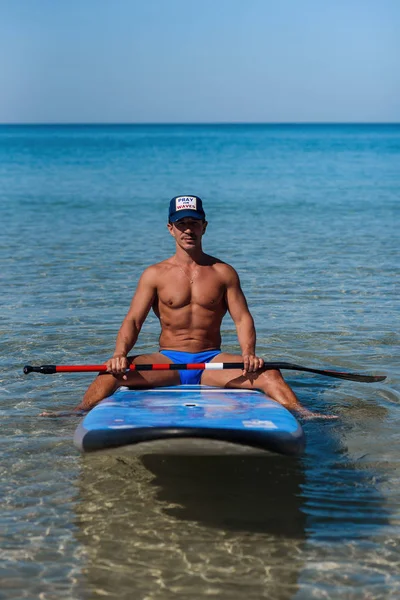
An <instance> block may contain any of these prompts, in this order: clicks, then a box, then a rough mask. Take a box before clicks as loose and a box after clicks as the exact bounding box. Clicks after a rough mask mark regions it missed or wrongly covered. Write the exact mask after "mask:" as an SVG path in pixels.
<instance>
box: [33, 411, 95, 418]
mask: <svg viewBox="0 0 400 600" xmlns="http://www.w3.org/2000/svg"><path fill="white" fill-rule="evenodd" d="M86 412H87V411H85V410H45V411H44V412H42V413H40V415H39V417H52V418H57V417H82V416H83V415H85V414H86Z"/></svg>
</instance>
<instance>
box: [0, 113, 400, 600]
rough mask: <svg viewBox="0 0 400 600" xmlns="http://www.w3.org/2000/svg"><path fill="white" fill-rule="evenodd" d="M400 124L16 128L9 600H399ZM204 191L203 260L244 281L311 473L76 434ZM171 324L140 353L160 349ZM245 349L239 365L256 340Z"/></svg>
mask: <svg viewBox="0 0 400 600" xmlns="http://www.w3.org/2000/svg"><path fill="white" fill-rule="evenodd" d="M399 157H400V126H398V125H396V126H395V125H393V126H392V125H379V126H373V125H371V126H362V125H354V126H350V125H346V126H323V125H320V126H318V125H313V126H306V125H302V126H259V125H249V126H247V125H235V126H228V125H223V126H115V127H113V126H103V127H102V126H88V127H83V126H79V127H72V126H65V127H59V126H48V127H35V126H32V127H26V126H21V127H15V126H13V127H6V126H2V127H0V219H1V222H2V225H3V226H2V235H1V237H0V264H1V269H0V278H1V279H0V280H1V298H2V308H1V312H0V330H1V333H2V336H1V338H0V350H1V353H0V356H1V357H2V358H1V359H0V361H1V362H0V366H1V371H0V380H1V390H0V393H1V413H2V418H3V424H2V433H1V442H2V450H1V452H2V460H1V465H2V467H1V468H2V479H1V481H2V483H1V484H0V486H1V490H0V491H1V498H2V503H3V509H2V511H1V517H0V520H1V530H2V531H3V532H4V537H3V540H2V544H1V548H2V549H1V555H2V559H3V561H2V567H1V568H2V586H1V588H2V590H3V591H2V592H1V593H3V594H4V597H5V598H7V599H8V598H21V597H26V598H33V597H39V595H40V594H42V596H41V597H42V598H52V599H53V598H63V599H65V598H79V599H80V598H95V597H98V596H99V597H100V596H102V595H109V596H110V597H115V598H131V597H133V595H134V596H135V597H137V598H163V599H164V598H175V597H181V598H187V597H203V596H205V595H207V596H209V597H219V598H229V599H236V598H242V597H243V595H244V594H246V596H247V597H248V598H263V597H265V598H270V597H273V598H276V599H278V600H281V599H289V598H290V599H296V600H298V599H301V600H303V599H308V598H348V599H353V598H354V599H355V598H357V599H358V598H360V599H364V598H366V597H368V598H372V599H375V598H395V597H397V596H398V595H400V566H399V560H400V555H399V545H398V537H399V509H398V507H399V501H400V494H399V491H398V488H399V485H398V483H399V457H400V452H399V435H398V422H399V417H400V413H399V350H398V348H399V334H398V330H399V310H398V309H399V306H398V304H399V301H398V297H399V294H398V281H399V279H398V277H399V258H398V254H399V253H398V248H399V243H398V239H399V237H398V222H399V201H398V196H399V189H400V170H399V164H400V161H399ZM180 193H196V194H198V195H200V196H201V197H202V198H203V200H204V203H205V208H206V212H207V218H208V221H209V228H208V231H207V234H206V237H205V240H204V247H205V250H206V251H208V252H209V253H211V254H214V255H216V256H218V257H220V258H222V259H224V260H226V261H227V262H230V263H231V264H233V265H234V266H235V267H236V269H237V270H238V272H239V274H240V276H241V280H242V285H243V288H244V290H245V293H246V295H247V298H248V301H249V305H250V308H251V311H252V313H253V315H254V317H255V321H256V325H257V331H258V352H259V353H260V354H261V355H262V356H264V357H266V358H267V359H269V360H273V359H282V360H290V361H292V362H297V363H300V364H304V365H310V366H325V367H339V368H343V369H347V370H354V371H366V372H382V373H385V374H387V376H388V378H387V380H386V381H385V382H383V383H379V384H375V385H366V384H359V383H352V382H345V381H340V380H333V379H332V380H331V379H329V380H328V379H326V378H321V377H314V376H309V375H306V374H304V373H290V372H289V373H287V379H288V381H289V382H290V384H291V385H292V386H293V388H294V389H295V391H296V392H297V394H298V395H299V397H300V399H301V400H302V402H303V403H304V404H305V405H307V406H308V407H309V408H312V409H315V410H321V411H327V412H332V413H335V414H337V415H339V417H340V418H339V420H338V421H337V422H319V423H317V422H313V423H307V424H305V431H306V435H307V441H308V445H307V451H306V454H305V455H304V457H303V458H302V459H301V460H299V461H293V460H292V459H286V458H281V457H270V458H268V459H266V460H264V461H263V462H262V463H259V462H257V461H251V462H247V463H246V462H243V463H240V464H238V463H237V462H229V461H224V460H215V459H214V460H213V461H211V462H210V461H207V460H202V461H200V462H199V461H193V460H188V459H185V458H181V459H179V460H178V459H177V458H175V459H168V460H166V461H164V463H159V462H158V463H157V461H155V460H153V459H150V457H148V458H147V459H143V461H137V460H136V459H133V458H130V457H126V456H122V455H113V456H98V457H88V458H82V457H81V456H80V455H79V454H78V453H77V452H76V451H75V449H74V448H73V446H72V435H73V431H74V429H75V426H76V421H75V420H73V419H64V420H58V421H54V420H45V419H40V418H38V417H37V415H38V413H39V412H40V411H41V410H43V409H47V408H60V409H62V408H68V407H70V406H73V405H75V404H76V403H77V402H78V401H79V399H80V397H81V395H82V393H83V392H84V390H85V388H86V386H87V385H88V383H89V381H90V376H87V375H58V376H48V377H44V376H39V375H36V376H35V375H31V376H29V377H26V376H24V375H23V374H22V367H23V365H24V364H26V363H31V364H32V363H36V364H43V363H58V364H63V363H74V362H75V363H85V362H86V363H89V362H93V363H97V362H101V361H103V360H105V359H106V358H107V357H108V356H109V355H110V353H111V352H112V350H113V344H114V340H115V335H116V332H117V330H118V328H119V325H120V322H121V320H122V318H123V316H124V314H125V312H126V310H127V307H128V305H129V302H130V299H131V296H132V293H133V291H134V288H135V285H136V283H137V280H138V277H139V275H140V273H141V271H142V270H143V268H145V267H146V266H147V265H149V264H151V263H152V262H155V261H158V260H162V259H163V258H165V256H166V255H168V253H172V252H173V245H172V238H170V236H169V235H168V232H167V230H166V225H165V223H166V218H167V206H168V200H169V198H170V197H172V196H174V195H176V194H180ZM157 334H158V324H157V320H156V319H155V317H153V316H151V317H149V319H148V321H147V322H146V324H145V326H144V328H143V330H142V333H141V337H140V341H139V344H138V348H139V349H140V350H141V351H143V352H147V351H150V350H154V349H156V348H157ZM223 340H224V347H225V348H226V349H227V350H229V351H237V350H238V347H237V342H236V335H235V331H234V327H233V325H232V322H231V321H230V320H229V318H226V319H225V320H224V325H223Z"/></svg>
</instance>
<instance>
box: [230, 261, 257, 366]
mask: <svg viewBox="0 0 400 600" xmlns="http://www.w3.org/2000/svg"><path fill="white" fill-rule="evenodd" d="M226 303H227V307H228V310H229V313H230V315H231V317H232V319H233V322H234V323H235V327H236V331H237V334H238V340H239V344H240V348H241V350H242V356H243V362H244V372H250V373H252V372H254V371H257V370H258V369H261V367H263V365H264V360H263V359H262V358H259V357H258V356H256V330H255V327H254V320H253V317H252V316H251V314H250V311H249V307H248V306H247V301H246V298H245V296H244V294H243V291H242V288H241V286H240V280H239V276H238V274H237V273H236V271H235V270H234V269H233V268H232V267H229V272H228V278H227V282H226Z"/></svg>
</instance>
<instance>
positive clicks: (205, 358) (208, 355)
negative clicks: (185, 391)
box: [160, 350, 221, 385]
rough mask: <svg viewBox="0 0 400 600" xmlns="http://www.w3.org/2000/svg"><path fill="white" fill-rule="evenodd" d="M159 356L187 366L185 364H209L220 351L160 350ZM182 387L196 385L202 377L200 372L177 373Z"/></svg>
mask: <svg viewBox="0 0 400 600" xmlns="http://www.w3.org/2000/svg"><path fill="white" fill-rule="evenodd" d="M160 353H161V354H164V356H168V358H170V359H171V360H172V362H173V363H175V364H187V363H194V364H195V363H207V362H210V360H211V359H213V358H214V356H217V355H218V354H221V350H206V351H205V352H196V353H195V354H193V353H191V352H179V350H160ZM178 373H179V377H180V380H181V384H182V385H186V384H192V385H193V384H198V383H200V379H201V376H202V373H203V371H202V370H193V371H178Z"/></svg>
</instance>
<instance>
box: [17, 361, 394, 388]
mask: <svg viewBox="0 0 400 600" xmlns="http://www.w3.org/2000/svg"><path fill="white" fill-rule="evenodd" d="M221 369H241V370H243V369H244V363H239V362H225V363H212V362H209V363H186V364H173V363H160V364H143V365H137V364H135V363H132V364H131V365H129V367H128V368H127V371H186V370H199V371H203V370H204V371H206V370H221ZM270 369H284V370H289V371H305V372H307V373H316V374H317V375H324V376H326V377H335V378H337V379H347V380H349V381H360V382H363V383H374V382H377V381H383V380H384V379H386V377H385V376H384V375H362V374H360V373H346V372H342V371H332V370H330V369H313V368H311V367H302V366H301V365H296V364H293V363H287V362H265V363H264V367H263V370H270ZM84 372H94V373H106V372H107V366H106V365H41V366H39V367H31V366H30V365H26V366H25V367H24V373H25V374H26V375H27V374H28V373H42V374H44V375H51V374H53V373H84Z"/></svg>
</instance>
